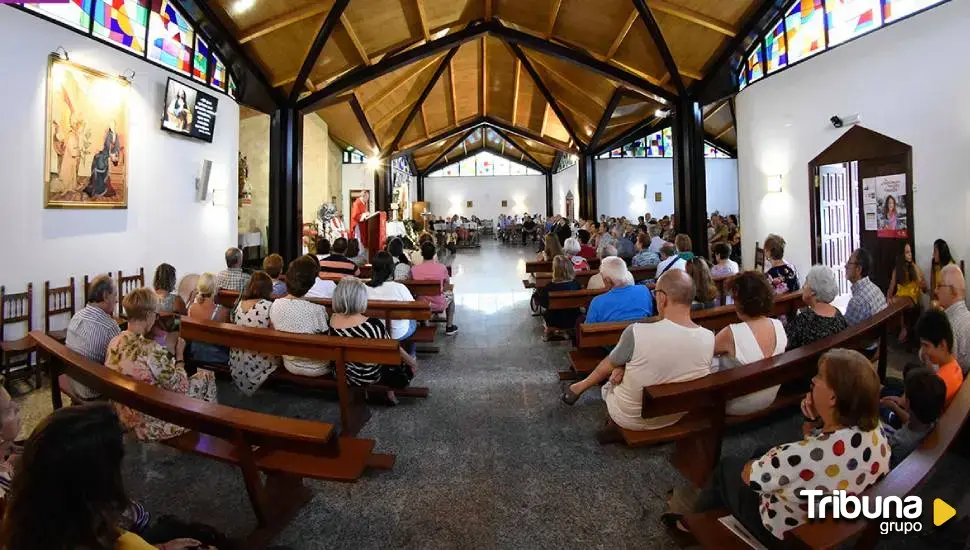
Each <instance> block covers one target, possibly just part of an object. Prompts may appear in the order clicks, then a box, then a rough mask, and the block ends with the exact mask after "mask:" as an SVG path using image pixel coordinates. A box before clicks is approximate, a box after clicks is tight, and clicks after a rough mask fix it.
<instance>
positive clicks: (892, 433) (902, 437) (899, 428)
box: [879, 367, 946, 468]
mask: <svg viewBox="0 0 970 550" xmlns="http://www.w3.org/2000/svg"><path fill="white" fill-rule="evenodd" d="M879 404H880V405H881V408H882V410H883V411H884V412H883V414H882V421H883V425H882V428H883V431H884V432H885V433H886V438H887V439H888V440H889V448H890V451H891V457H890V460H889V467H890V468H895V467H896V466H898V465H899V463H900V462H902V461H903V460H905V459H906V457H907V456H909V454H910V453H912V452H913V451H915V450H916V448H917V447H919V444H920V443H922V441H923V439H925V438H926V436H927V435H929V434H930V432H932V431H933V430H934V429H935V428H936V421H937V420H938V419H939V418H940V415H941V414H943V409H944V407H945V406H946V383H945V382H943V379H942V378H940V377H939V376H937V375H936V373H935V372H933V371H932V370H930V369H928V368H923V367H920V368H915V369H911V370H910V371H909V372H907V373H906V380H905V381H904V382H903V394H902V395H900V396H895V395H886V396H883V397H882V398H881V399H880V400H879ZM887 413H888V414H887Z"/></svg>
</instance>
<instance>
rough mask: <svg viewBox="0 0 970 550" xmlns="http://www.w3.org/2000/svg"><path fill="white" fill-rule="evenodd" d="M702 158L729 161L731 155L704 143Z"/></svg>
mask: <svg viewBox="0 0 970 550" xmlns="http://www.w3.org/2000/svg"><path fill="white" fill-rule="evenodd" d="M704 158H708V159H729V158H731V155H729V154H727V153H725V152H724V151H721V150H720V149H718V148H717V147H715V146H713V145H711V144H710V143H706V142H705V143H704Z"/></svg>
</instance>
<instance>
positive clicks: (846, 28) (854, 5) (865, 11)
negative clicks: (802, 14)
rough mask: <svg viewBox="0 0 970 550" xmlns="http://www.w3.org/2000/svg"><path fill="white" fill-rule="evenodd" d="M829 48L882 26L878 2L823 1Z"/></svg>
mask: <svg viewBox="0 0 970 550" xmlns="http://www.w3.org/2000/svg"><path fill="white" fill-rule="evenodd" d="M825 18H826V20H827V21H826V26H827V27H828V29H829V46H834V45H836V44H841V43H842V42H845V41H846V40H849V39H850V38H854V37H856V36H859V35H860V34H865V33H867V32H869V31H872V30H874V29H878V28H879V27H880V26H882V7H881V4H880V0H825Z"/></svg>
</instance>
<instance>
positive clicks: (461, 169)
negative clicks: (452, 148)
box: [458, 156, 475, 177]
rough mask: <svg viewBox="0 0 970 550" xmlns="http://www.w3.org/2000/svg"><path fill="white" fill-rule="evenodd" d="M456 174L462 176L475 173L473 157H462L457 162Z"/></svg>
mask: <svg viewBox="0 0 970 550" xmlns="http://www.w3.org/2000/svg"><path fill="white" fill-rule="evenodd" d="M458 175H460V176H462V177H464V176H474V175H475V157H474V156H471V157H468V158H466V159H462V160H461V161H460V162H459V163H458Z"/></svg>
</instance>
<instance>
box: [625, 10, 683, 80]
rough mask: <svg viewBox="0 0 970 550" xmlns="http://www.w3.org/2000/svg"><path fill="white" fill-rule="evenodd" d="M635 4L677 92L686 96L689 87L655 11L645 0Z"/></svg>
mask: <svg viewBox="0 0 970 550" xmlns="http://www.w3.org/2000/svg"><path fill="white" fill-rule="evenodd" d="M633 5H634V7H636V9H637V11H638V12H639V13H640V20H642V21H643V24H644V25H645V26H646V27H647V32H648V33H649V34H650V38H651V39H653V44H654V45H655V46H656V47H657V52H658V53H660V58H661V59H663V62H664V66H665V67H666V68H667V72H668V73H670V75H671V80H672V81H673V83H674V88H676V89H677V93H679V94H680V95H681V96H686V95H687V88H685V87H684V80H683V79H682V78H680V71H678V70H677V63H676V62H674V56H673V55H672V54H671V53H670V48H669V47H667V40H666V39H664V35H663V31H661V30H660V25H659V24H657V20H656V19H655V18H654V17H653V12H651V11H650V8H648V7H647V4H646V2H645V1H644V0H633Z"/></svg>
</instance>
